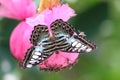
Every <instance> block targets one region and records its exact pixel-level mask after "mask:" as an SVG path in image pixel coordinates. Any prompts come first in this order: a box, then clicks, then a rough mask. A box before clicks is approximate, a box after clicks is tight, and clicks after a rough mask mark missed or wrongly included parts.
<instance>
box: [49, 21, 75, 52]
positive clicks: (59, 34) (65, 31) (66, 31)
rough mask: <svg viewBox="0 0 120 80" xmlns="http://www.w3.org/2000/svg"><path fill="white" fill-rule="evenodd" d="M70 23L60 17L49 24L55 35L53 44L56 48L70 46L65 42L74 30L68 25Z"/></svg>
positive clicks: (63, 48)
mask: <svg viewBox="0 0 120 80" xmlns="http://www.w3.org/2000/svg"><path fill="white" fill-rule="evenodd" d="M69 26H71V25H70V24H67V23H66V22H64V21H63V20H62V19H57V20H56V21H54V22H53V23H52V24H51V31H52V33H53V36H54V37H55V45H56V49H57V50H65V49H67V47H69V46H70V44H69V43H66V42H67V39H69V38H70V37H71V36H72V35H73V34H74V30H73V29H72V28H71V27H69Z"/></svg>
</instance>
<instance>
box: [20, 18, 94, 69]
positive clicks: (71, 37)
mask: <svg viewBox="0 0 120 80" xmlns="http://www.w3.org/2000/svg"><path fill="white" fill-rule="evenodd" d="M50 27H51V32H52V35H53V36H52V37H50V33H49V30H48V28H47V26H46V25H37V26H35V27H34V30H33V31H32V35H31V38H30V42H31V43H32V44H33V46H32V47H31V48H29V49H28V50H27V52H26V55H25V58H24V60H23V62H22V67H23V68H31V67H33V66H35V65H38V64H39V63H41V62H42V61H44V60H46V59H47V58H49V57H50V56H51V55H52V54H53V53H54V52H55V53H56V54H57V52H58V51H63V52H73V53H75V52H77V53H84V52H91V51H92V50H94V49H95V48H96V46H95V45H94V44H93V43H92V42H91V41H89V40H88V39H87V38H86V37H85V36H84V35H81V34H76V31H75V29H74V28H73V27H72V25H70V24H69V23H67V22H64V21H63V20H62V19H57V20H55V21H54V22H53V23H51V25H50Z"/></svg>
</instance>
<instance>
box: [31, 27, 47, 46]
mask: <svg viewBox="0 0 120 80" xmlns="http://www.w3.org/2000/svg"><path fill="white" fill-rule="evenodd" d="M48 38H49V31H48V28H47V26H45V25H37V26H35V27H34V30H33V31H32V34H31V37H30V42H31V43H32V44H33V45H35V46H36V45H38V44H40V43H41V42H42V41H44V40H47V39H48Z"/></svg>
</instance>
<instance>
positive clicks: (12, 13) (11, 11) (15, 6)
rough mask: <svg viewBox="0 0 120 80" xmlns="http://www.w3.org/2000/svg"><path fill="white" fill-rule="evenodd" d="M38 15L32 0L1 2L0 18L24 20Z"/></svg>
mask: <svg viewBox="0 0 120 80" xmlns="http://www.w3.org/2000/svg"><path fill="white" fill-rule="evenodd" d="M35 13H36V6H35V4H34V3H33V2H32V0H24V1H23V0H0V16H4V17H7V18H13V19H17V20H24V19H25V18H27V17H31V16H33V15H34V14H35Z"/></svg>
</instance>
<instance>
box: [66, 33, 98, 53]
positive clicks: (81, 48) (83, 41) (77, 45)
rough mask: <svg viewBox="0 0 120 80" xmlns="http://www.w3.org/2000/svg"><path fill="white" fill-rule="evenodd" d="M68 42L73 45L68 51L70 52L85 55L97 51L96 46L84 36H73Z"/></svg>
mask: <svg viewBox="0 0 120 80" xmlns="http://www.w3.org/2000/svg"><path fill="white" fill-rule="evenodd" d="M67 42H68V43H69V44H71V45H70V46H69V47H68V48H67V49H66V51H68V52H77V53H85V52H91V51H92V50H95V49H96V45H94V43H92V42H91V41H90V40H88V39H87V38H86V37H85V36H82V35H73V36H72V37H71V38H69V39H68V41H67Z"/></svg>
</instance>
